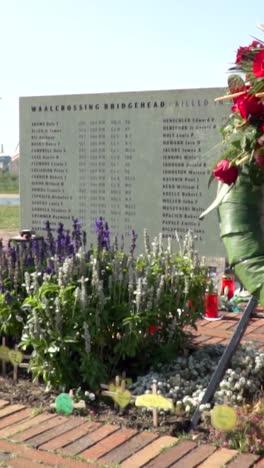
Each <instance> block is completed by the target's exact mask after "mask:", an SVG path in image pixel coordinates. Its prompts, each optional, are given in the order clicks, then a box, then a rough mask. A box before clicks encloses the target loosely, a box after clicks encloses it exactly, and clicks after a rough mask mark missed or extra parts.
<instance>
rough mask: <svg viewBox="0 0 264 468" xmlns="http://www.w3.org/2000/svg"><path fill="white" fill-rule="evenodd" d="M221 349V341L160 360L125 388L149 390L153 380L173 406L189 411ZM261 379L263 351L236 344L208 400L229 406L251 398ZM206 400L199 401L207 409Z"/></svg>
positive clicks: (263, 375)
mask: <svg viewBox="0 0 264 468" xmlns="http://www.w3.org/2000/svg"><path fill="white" fill-rule="evenodd" d="M223 352H224V347H223V346H222V345H207V346H204V347H201V348H199V349H198V350H197V351H195V352H193V353H192V354H190V355H189V356H187V357H178V358H177V359H176V360H175V361H173V362H171V363H169V364H166V365H164V364H160V365H158V366H157V368H156V371H154V370H151V371H150V373H149V374H147V375H145V376H141V377H138V379H137V382H136V383H133V384H132V385H131V386H130V387H129V389H130V391H131V392H132V393H133V394H135V395H140V394H142V393H151V386H152V383H153V380H157V387H158V393H159V394H161V395H163V396H165V397H167V398H170V399H172V400H173V402H174V404H175V406H176V409H179V410H181V411H182V412H184V413H185V414H186V415H188V414H191V413H192V412H193V411H194V409H195V408H196V407H197V406H198V405H199V404H200V403H201V401H202V398H203V396H204V393H205V391H206V388H207V386H208V383H209V381H210V379H211V377H212V375H213V372H214V370H215V369H216V366H217V364H218V362H219V359H220V358H221V355H222V354H223ZM263 381H264V351H262V350H259V349H256V348H255V347H254V346H249V345H248V346H245V345H241V346H239V348H238V350H237V352H236V353H235V355H234V357H233V359H232V363H231V365H230V368H229V369H227V371H226V373H225V376H224V378H223V379H222V381H221V383H220V385H219V388H218V389H217V391H216V392H215V395H214V400H213V402H212V403H217V404H223V403H225V404H230V405H232V406H233V407H236V406H240V405H241V404H243V403H245V402H248V401H251V400H252V399H253V397H254V396H255V395H256V393H257V392H260V391H261V389H262V386H263ZM210 407H211V406H210V404H206V405H200V410H201V411H202V412H203V411H208V410H209V409H210Z"/></svg>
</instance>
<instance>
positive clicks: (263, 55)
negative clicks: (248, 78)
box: [253, 49, 264, 78]
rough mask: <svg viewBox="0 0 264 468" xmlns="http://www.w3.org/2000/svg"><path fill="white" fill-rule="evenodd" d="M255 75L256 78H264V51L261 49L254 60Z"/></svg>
mask: <svg viewBox="0 0 264 468" xmlns="http://www.w3.org/2000/svg"><path fill="white" fill-rule="evenodd" d="M253 73H254V75H255V76H256V78H263V77H264V49H261V50H260V51H259V52H258V53H257V55H256V57H255V58H254V62H253Z"/></svg>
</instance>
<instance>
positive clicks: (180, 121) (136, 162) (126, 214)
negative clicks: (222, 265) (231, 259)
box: [20, 88, 230, 256]
mask: <svg viewBox="0 0 264 468" xmlns="http://www.w3.org/2000/svg"><path fill="white" fill-rule="evenodd" d="M223 93H224V90H223V89H222V88H211V89H192V90H176V91H153V92H133V93H114V94H91V95H69V96H41V97H25V98H21V99H20V153H21V156H20V157H21V163H20V168H21V171H20V186H21V194H20V195H21V228H23V229H26V228H32V229H35V230H36V231H37V232H39V233H41V232H43V228H44V226H45V222H46V221H47V220H49V221H50V222H51V225H52V226H53V227H55V226H57V224H58V222H62V223H64V225H65V226H66V227H68V228H70V227H71V226H72V217H77V218H79V219H80V220H81V222H82V224H83V226H84V228H85V229H86V231H87V235H88V238H89V239H91V240H92V241H94V239H95V234H94V233H95V229H94V224H95V219H96V218H97V217H98V216H103V217H104V218H105V219H106V220H107V221H108V223H109V225H110V229H111V232H112V233H113V234H114V233H119V234H124V236H125V239H126V242H127V243H128V242H129V236H130V232H131V229H135V231H136V232H137V233H138V236H139V237H138V245H139V246H140V248H142V242H143V229H144V228H147V229H148V231H149V234H150V236H151V237H153V236H157V235H158V234H159V233H160V232H162V233H163V235H164V237H167V236H172V237H174V233H175V230H177V232H178V234H179V235H180V236H183V235H184V234H185V233H186V232H187V230H188V229H192V230H193V231H194V232H195V234H196V236H197V248H198V250H199V252H200V253H201V254H205V255H211V256H222V255H223V247H222V243H221V241H220V239H219V228H218V222H217V217H216V213H215V212H214V213H212V214H210V215H208V217H207V218H206V219H205V220H204V221H199V219H198V217H199V214H200V213H201V212H202V211H203V210H204V209H205V208H206V207H207V206H208V205H209V204H210V203H211V202H212V200H213V198H214V196H215V190H216V185H215V184H213V187H212V188H211V189H210V190H209V191H208V179H209V174H210V169H211V168H212V166H213V165H214V163H215V160H216V158H217V156H218V155H220V141H221V136H220V131H219V129H220V127H221V126H222V125H223V123H224V122H225V121H226V119H227V116H228V115H229V110H230V102H227V103H215V102H214V98H215V97H217V96H220V95H222V94H223Z"/></svg>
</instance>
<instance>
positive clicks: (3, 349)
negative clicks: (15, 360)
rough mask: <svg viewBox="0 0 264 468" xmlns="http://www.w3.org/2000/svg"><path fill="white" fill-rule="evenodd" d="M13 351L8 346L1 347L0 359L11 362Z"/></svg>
mask: <svg viewBox="0 0 264 468" xmlns="http://www.w3.org/2000/svg"><path fill="white" fill-rule="evenodd" d="M10 351H11V350H10V349H9V348H8V347H7V346H0V359H2V360H3V361H9V352H10Z"/></svg>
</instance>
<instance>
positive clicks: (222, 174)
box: [213, 159, 238, 185]
mask: <svg viewBox="0 0 264 468" xmlns="http://www.w3.org/2000/svg"><path fill="white" fill-rule="evenodd" d="M213 175H214V176H215V178H216V179H217V180H220V181H221V182H224V183H225V184H227V185H231V184H233V183H234V182H235V181H236V179H237V176H238V168H237V167H236V166H231V167H230V161H228V159H223V160H222V161H220V162H219V163H218V164H217V167H216V169H215V170H214V171H213Z"/></svg>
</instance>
